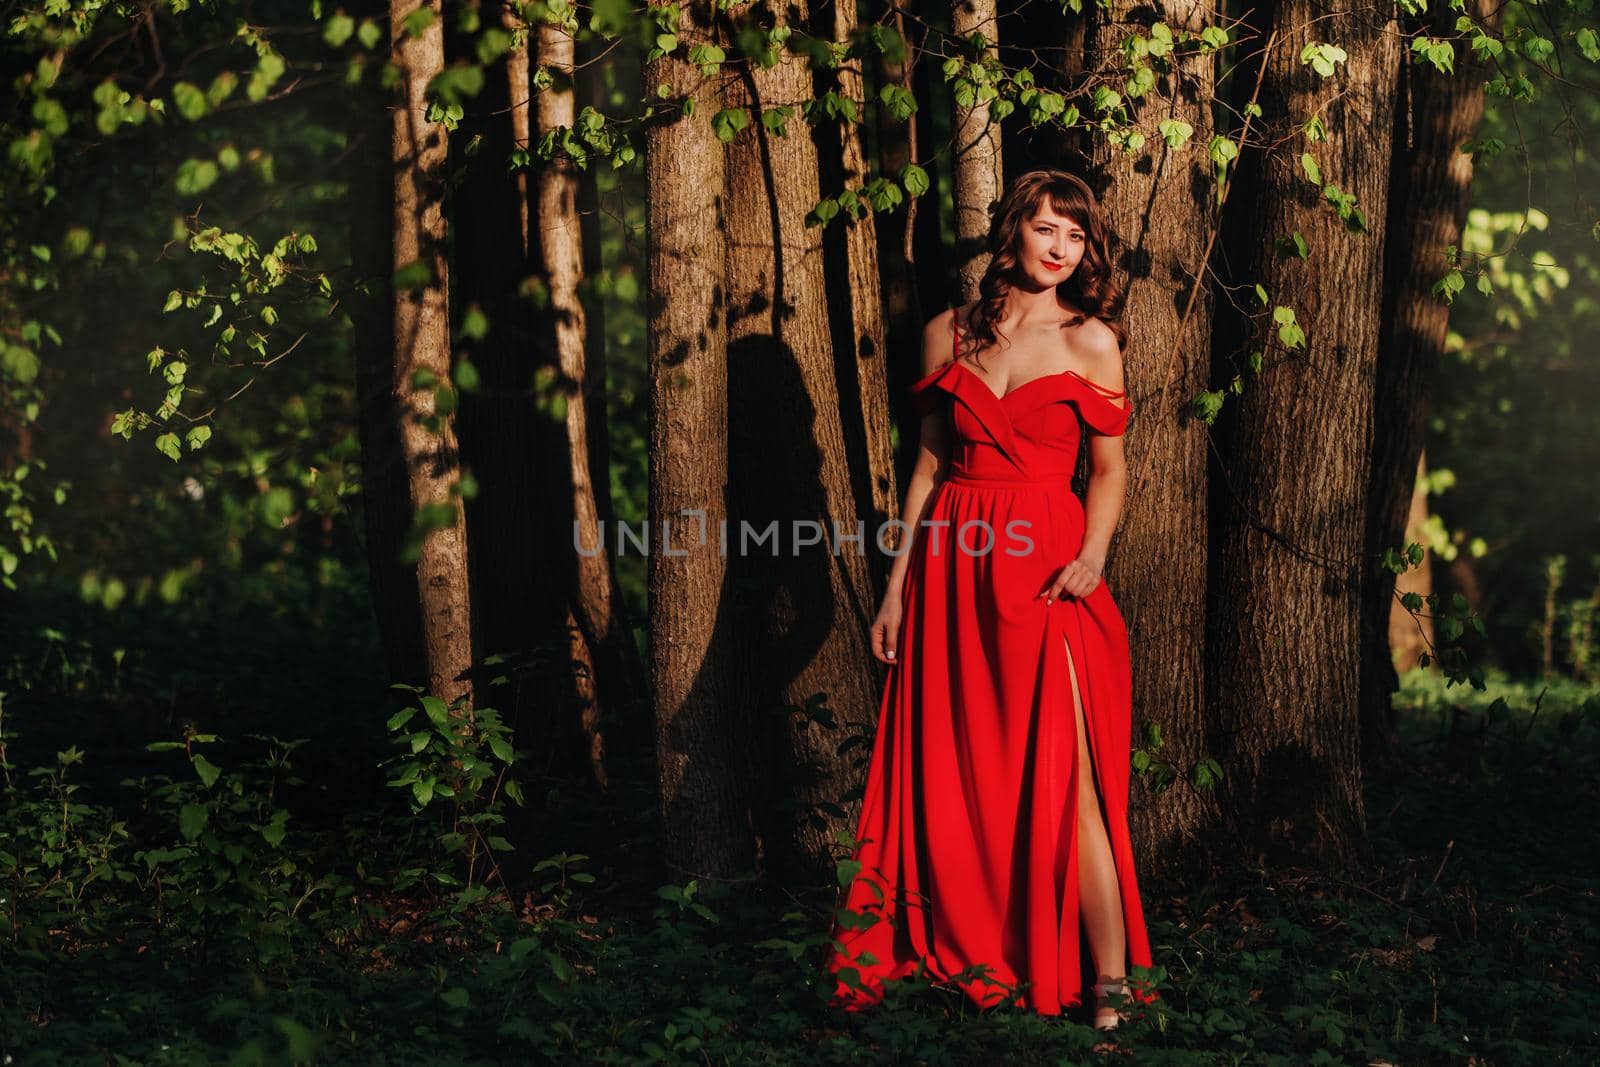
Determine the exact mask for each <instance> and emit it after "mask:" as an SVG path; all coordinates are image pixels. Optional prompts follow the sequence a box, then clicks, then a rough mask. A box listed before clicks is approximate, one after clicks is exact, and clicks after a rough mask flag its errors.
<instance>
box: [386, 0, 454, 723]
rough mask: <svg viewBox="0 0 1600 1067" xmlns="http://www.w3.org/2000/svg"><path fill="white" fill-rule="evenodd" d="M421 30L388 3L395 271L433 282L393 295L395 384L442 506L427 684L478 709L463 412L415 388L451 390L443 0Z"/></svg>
mask: <svg viewBox="0 0 1600 1067" xmlns="http://www.w3.org/2000/svg"><path fill="white" fill-rule="evenodd" d="M427 6H428V7H429V8H430V9H431V10H432V11H433V14H434V18H433V20H432V21H431V22H429V23H428V25H427V26H426V27H424V28H423V29H422V30H421V32H420V33H417V34H415V35H413V34H411V33H408V32H407V29H406V25H405V23H406V19H407V18H408V17H409V16H410V15H411V14H412V12H414V11H417V10H419V9H421V8H422V7H423V5H422V4H419V3H416V2H415V0H392V2H391V3H390V5H389V32H390V41H391V54H390V58H391V60H392V61H393V62H394V64H395V65H396V67H398V68H399V71H400V85H401V91H402V94H403V99H402V102H401V105H400V106H398V107H396V108H395V110H394V123H393V135H392V140H391V153H392V156H391V158H392V159H393V163H394V267H395V270H396V272H401V271H405V270H407V269H414V267H415V265H416V264H421V265H422V266H424V267H426V269H427V280H426V281H422V282H420V283H419V284H417V285H415V286H411V287H408V288H406V289H405V290H403V291H397V292H396V293H395V299H394V341H395V352H394V377H393V379H392V385H391V388H392V389H393V391H394V394H395V395H396V396H397V397H399V398H400V399H401V403H403V404H404V405H405V406H406V409H407V410H406V416H405V418H404V419H403V421H402V424H401V447H402V451H403V454H404V457H405V466H406V471H407V476H408V477H407V480H408V485H409V489H410V498H411V506H412V508H413V509H414V510H417V511H421V510H422V509H425V508H436V509H438V510H439V511H440V513H441V515H440V521H439V523H438V524H437V525H434V524H432V523H429V524H428V526H429V528H428V529H427V530H426V531H425V532H424V534H423V535H422V537H421V543H420V546H419V550H418V559H417V588H418V592H419V598H420V600H421V604H422V637H423V654H424V658H425V660H426V662H427V678H428V682H427V684H428V690H429V692H431V693H432V694H433V695H434V696H437V697H439V698H440V699H441V700H443V701H445V702H446V703H447V704H452V705H454V704H455V702H456V701H457V700H461V701H463V702H464V703H463V710H464V711H465V713H467V714H468V715H470V714H471V710H472V685H471V678H470V676H469V672H470V670H471V667H472V620H471V612H472V605H471V600H470V597H469V595H468V591H467V536H466V521H465V517H464V515H463V513H462V508H461V497H460V496H459V495H458V493H457V491H456V483H457V479H458V477H459V474H460V454H459V451H458V449H457V447H456V437H455V425H454V418H453V416H452V414H451V412H450V411H447V410H440V409H439V407H438V405H437V403H436V399H435V391H434V387H432V386H428V387H422V388H418V387H416V386H415V385H414V384H413V383H414V377H413V376H414V375H417V374H418V373H419V372H424V373H425V374H426V375H427V376H431V377H432V378H433V380H434V382H436V383H437V384H438V386H441V387H443V388H446V389H449V388H451V385H450V317H449V307H450V304H449V275H448V271H447V268H446V262H445V215H444V177H445V174H444V170H445V161H446V142H445V130H444V127H443V126H442V125H440V124H438V123H433V122H429V121H428V119H427V109H428V101H427V98H426V94H425V90H426V89H427V85H428V81H429V80H430V79H431V78H433V77H434V76H435V75H437V74H438V73H439V72H440V71H441V70H443V69H444V26H443V23H442V22H441V21H440V2H439V0H432V2H431V3H429V4H428V5H427Z"/></svg>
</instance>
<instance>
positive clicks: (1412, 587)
mask: <svg viewBox="0 0 1600 1067" xmlns="http://www.w3.org/2000/svg"><path fill="white" fill-rule="evenodd" d="M1427 472H1428V457H1427V453H1425V452H1424V453H1423V454H1422V455H1420V456H1418V457H1417V475H1416V479H1415V481H1413V483H1412V489H1411V512H1410V514H1409V515H1408V516H1407V517H1406V531H1405V536H1406V540H1407V541H1417V542H1421V541H1422V529H1423V526H1424V525H1425V524H1426V523H1427V521H1428V490H1427V486H1426V484H1425V482H1424V477H1425V476H1426V474H1427ZM1432 592H1433V550H1432V549H1430V548H1429V547H1428V546H1427V545H1426V544H1423V546H1422V562H1421V563H1419V564H1417V565H1416V566H1415V567H1412V568H1411V569H1410V570H1408V571H1406V572H1405V573H1404V574H1402V575H1399V576H1397V577H1396V579H1395V583H1394V596H1393V597H1392V598H1391V600H1390V603H1389V642H1388V648H1387V649H1386V651H1387V652H1388V654H1389V656H1390V657H1391V658H1392V662H1393V665H1394V670H1395V674H1396V678H1397V679H1398V676H1399V673H1400V672H1401V671H1409V670H1410V669H1411V668H1413V667H1415V666H1416V665H1417V664H1418V663H1419V662H1420V658H1421V656H1422V654H1423V653H1425V652H1428V651H1429V649H1430V647H1431V646H1432V645H1433V619H1432V617H1431V616H1429V614H1428V613H1427V612H1426V611H1423V612H1420V613H1418V614H1416V615H1413V614H1412V613H1411V612H1409V611H1407V610H1406V608H1405V606H1404V605H1403V604H1401V603H1400V598H1401V597H1402V596H1404V595H1405V594H1407V593H1415V594H1417V595H1418V596H1420V597H1426V596H1427V595H1428V594H1429V593H1432ZM1385 703H1388V701H1387V700H1386V701H1385Z"/></svg>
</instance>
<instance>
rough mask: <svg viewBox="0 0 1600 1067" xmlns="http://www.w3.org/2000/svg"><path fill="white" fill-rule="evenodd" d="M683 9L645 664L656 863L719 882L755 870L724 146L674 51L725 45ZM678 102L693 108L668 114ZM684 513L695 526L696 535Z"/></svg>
mask: <svg viewBox="0 0 1600 1067" xmlns="http://www.w3.org/2000/svg"><path fill="white" fill-rule="evenodd" d="M679 11H680V13H681V14H680V21H679V24H678V28H677V32H678V39H679V47H678V48H677V49H675V50H674V51H673V52H672V53H670V54H669V55H666V56H663V57H661V58H659V59H657V60H654V61H653V62H652V63H651V64H650V65H649V67H648V68H647V71H646V75H645V84H646V85H648V86H656V85H666V86H667V87H668V96H667V97H666V101H665V102H664V103H663V104H661V105H659V106H661V107H663V108H665V109H667V111H668V114H669V117H670V118H671V121H666V122H662V121H653V122H652V124H651V125H650V126H649V128H648V131H647V133H646V146H645V150H646V156H645V159H646V166H645V174H646V179H647V182H646V187H647V188H648V189H649V191H650V197H649V205H648V225H649V229H648V251H647V255H646V262H647V271H648V278H647V284H648V290H647V291H648V294H649V312H648V313H649V360H650V457H651V463H650V529H651V531H652V534H653V536H652V538H651V544H650V554H649V559H648V578H647V581H648V586H649V603H650V629H649V632H650V669H651V689H652V692H653V695H654V700H655V712H656V749H657V760H658V762H659V774H660V791H659V800H660V805H661V821H662V848H663V858H664V860H665V863H666V866H667V868H668V870H669V872H671V874H672V876H673V877H676V878H685V877H694V878H717V877H731V876H733V875H736V874H738V873H740V872H742V871H745V870H748V869H750V868H751V867H752V866H753V864H754V860H755V848H754V833H753V830H752V827H751V825H750V812H749V798H748V791H747V789H748V782H747V772H746V770H745V765H744V763H743V757H744V755H745V753H746V752H747V751H748V734H749V718H748V717H749V715H750V714H751V711H750V709H749V705H748V704H747V703H746V702H745V701H744V699H743V694H742V693H741V691H740V687H739V684H738V681H739V674H738V671H737V670H736V667H735V660H734V656H735V654H736V653H735V648H734V633H735V626H736V621H735V618H734V615H733V611H734V599H735V598H734V596H733V594H732V592H731V590H730V589H729V588H728V583H729V580H730V575H729V568H728V560H727V558H726V557H725V556H724V555H723V554H722V553H721V552H720V551H719V550H718V548H717V545H718V531H719V529H720V528H721V526H722V524H723V523H724V522H725V521H726V519H727V515H728V503H727V481H728V437H727V423H728V335H727V297H726V291H725V289H724V287H723V286H724V281H723V271H724V259H725V236H726V219H725V208H724V183H723V177H724V175H723V148H722V145H721V143H720V142H719V141H718V140H717V138H716V136H715V135H714V134H713V133H712V131H711V127H710V119H711V116H712V115H714V114H715V113H716V111H717V109H718V108H719V107H720V106H721V99H720V94H719V92H718V90H717V88H716V86H715V85H713V84H710V83H708V82H706V81H705V80H704V79H703V78H702V77H701V75H700V73H699V71H698V69H697V68H696V67H694V66H692V65H691V64H689V63H688V62H687V61H686V60H685V58H684V57H685V56H686V55H687V52H688V49H689V48H691V47H693V46H694V45H696V44H698V43H701V42H710V43H717V44H720V43H722V42H721V40H720V35H717V34H716V33H715V32H714V30H713V27H712V21H711V20H712V17H713V12H714V11H715V8H714V7H713V6H712V5H710V4H708V3H704V2H696V3H689V4H685V5H683V6H682V7H681V8H680V9H679ZM685 97H688V98H692V99H693V100H694V112H693V114H691V115H688V116H673V115H671V112H672V111H674V110H675V102H676V101H678V100H680V99H683V98H685ZM689 511H693V512H698V513H699V514H700V515H703V516H704V526H703V528H702V529H703V531H704V534H703V536H700V537H698V540H697V539H696V534H695V528H696V522H695V519H694V518H692V517H690V516H688V515H686V514H684V513H685V512H689ZM666 523H671V526H672V532H670V534H669V532H668V530H667V529H666V527H665V525H664V524H666ZM668 536H670V537H671V546H672V554H668V552H667V551H666V550H665V547H664V542H665V541H666V538H667V537H668Z"/></svg>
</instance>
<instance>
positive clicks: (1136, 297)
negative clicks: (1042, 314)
mask: <svg viewBox="0 0 1600 1067" xmlns="http://www.w3.org/2000/svg"><path fill="white" fill-rule="evenodd" d="M1169 9H1170V10H1169ZM1216 17H1217V16H1216V12H1215V10H1214V9H1213V8H1212V7H1211V6H1210V5H1206V4H1181V5H1174V4H1164V5H1160V6H1159V7H1158V8H1156V9H1155V10H1153V11H1152V10H1151V8H1150V7H1149V6H1148V5H1147V4H1136V3H1132V2H1130V0H1115V2H1113V3H1112V5H1111V7H1110V8H1109V9H1108V10H1106V11H1103V12H1100V13H1099V17H1098V18H1097V20H1096V25H1095V50H1096V53H1097V54H1098V55H1101V56H1108V57H1114V58H1112V59H1111V60H1110V61H1109V62H1110V63H1112V64H1115V65H1114V66H1112V67H1110V68H1109V69H1106V70H1104V71H1102V72H1100V73H1101V74H1102V76H1104V77H1106V78H1108V79H1109V80H1110V81H1111V82H1112V84H1114V85H1115V84H1117V83H1119V82H1120V80H1121V78H1120V76H1119V74H1118V72H1117V68H1118V67H1119V66H1120V60H1119V57H1120V54H1121V53H1120V45H1121V42H1122V39H1123V38H1124V37H1125V36H1127V35H1128V34H1129V33H1132V32H1135V31H1136V30H1141V29H1144V28H1146V27H1147V25H1148V23H1149V22H1150V21H1153V20H1155V19H1161V20H1163V21H1165V22H1166V23H1167V24H1168V25H1169V26H1171V27H1172V28H1173V30H1174V31H1177V30H1180V29H1188V30H1190V31H1191V32H1194V33H1198V32H1199V31H1200V29H1201V28H1202V27H1204V26H1206V25H1208V24H1214V23H1215V21H1216ZM1215 77H1216V68H1215V62H1214V59H1213V57H1210V56H1195V55H1192V54H1191V55H1189V56H1188V57H1187V58H1185V59H1184V60H1183V61H1182V62H1181V63H1178V62H1175V63H1173V65H1172V67H1171V69H1170V70H1169V71H1168V72H1165V73H1161V74H1160V76H1159V78H1158V81H1157V83H1156V87H1155V89H1154V90H1153V91H1152V92H1151V93H1150V94H1149V95H1148V96H1147V97H1146V98H1145V102H1144V103H1143V105H1142V106H1141V110H1140V113H1139V127H1140V129H1141V130H1143V131H1144V133H1145V136H1146V141H1145V148H1144V149H1143V150H1142V151H1141V152H1140V153H1139V154H1138V155H1136V156H1129V155H1127V154H1126V153H1124V152H1121V151H1119V150H1116V149H1113V148H1111V147H1110V146H1109V145H1108V143H1107V142H1106V141H1105V140H1104V139H1103V138H1095V140H1094V142H1093V144H1094V153H1095V154H1094V163H1095V167H1096V173H1095V177H1096V178H1098V179H1099V185H1100V187H1101V188H1103V189H1105V193H1104V197H1103V204H1104V207H1105V210H1106V214H1107V217H1108V218H1109V220H1110V222H1111V226H1112V229H1113V230H1114V231H1115V232H1116V233H1117V234H1118V236H1119V237H1120V238H1121V239H1122V247H1121V248H1120V249H1119V250H1117V251H1116V253H1115V254H1116V256H1117V259H1116V262H1117V266H1118V267H1119V268H1120V271H1121V272H1123V275H1124V278H1125V284H1126V287H1127V294H1128V300H1127V305H1126V309H1125V311H1124V315H1123V322H1124V324H1125V325H1126V326H1127V328H1128V347H1127V349H1126V351H1125V352H1124V353H1123V359H1124V364H1125V374H1126V378H1127V381H1128V382H1129V393H1130V395H1131V397H1132V398H1133V406H1134V412H1135V414H1134V416H1133V419H1132V421H1131V424H1130V426H1129V430H1128V453H1129V458H1128V473H1129V479H1128V485H1129V490H1128V497H1127V501H1126V504H1125V506H1124V511H1123V518H1122V522H1121V525H1120V530H1119V532H1118V535H1117V539H1116V541H1114V542H1113V551H1112V552H1111V554H1110V556H1109V558H1108V559H1107V566H1106V574H1107V576H1108V580H1109V583H1110V585H1111V587H1112V588H1113V589H1115V590H1117V602H1118V604H1119V605H1120V606H1121V608H1122V613H1123V617H1124V619H1125V621H1126V622H1127V624H1128V635H1129V640H1130V644H1131V649H1132V655H1133V680H1134V692H1133V706H1134V709H1135V711H1134V735H1135V738H1134V744H1135V746H1136V747H1137V746H1139V745H1142V744H1143V743H1144V741H1143V734H1142V723H1143V722H1144V721H1145V720H1152V721H1154V722H1155V723H1157V724H1158V725H1159V726H1160V728H1161V741H1162V745H1161V748H1160V749H1159V750H1158V752H1157V755H1158V756H1159V757H1160V758H1161V759H1163V760H1165V761H1166V762H1168V763H1169V764H1171V765H1172V766H1173V768H1174V769H1175V771H1176V775H1177V777H1176V778H1175V780H1173V781H1172V782H1171V784H1170V786H1169V787H1168V788H1166V789H1164V790H1163V791H1162V792H1160V793H1152V792H1151V791H1150V790H1149V789H1148V788H1147V784H1146V783H1145V782H1144V781H1143V780H1141V781H1140V784H1139V785H1138V786H1136V787H1135V796H1134V801H1133V804H1132V806H1131V808H1130V822H1131V824H1132V829H1133V833H1134V840H1135V841H1136V842H1137V843H1138V848H1139V862H1140V870H1141V875H1142V876H1143V877H1147V878H1149V879H1150V880H1152V881H1166V882H1169V883H1173V884H1176V883H1180V882H1182V881H1184V880H1185V879H1186V878H1189V877H1191V876H1195V875H1199V874H1201V873H1203V872H1202V871H1201V870H1200V868H1199V864H1201V863H1203V862H1204V857H1205V853H1204V851H1203V850H1202V849H1199V848H1196V847H1194V846H1195V843H1196V841H1197V840H1198V839H1199V838H1200V837H1201V835H1202V834H1203V833H1204V831H1205V830H1206V829H1207V828H1208V827H1209V826H1211V825H1213V824H1214V823H1215V821H1216V809H1217V806H1216V801H1215V796H1214V794H1212V793H1211V792H1210V791H1208V790H1203V789H1200V788H1198V787H1196V786H1195V784H1194V777H1193V769H1194V767H1195V765H1196V764H1197V763H1198V762H1199V761H1200V760H1201V759H1202V758H1203V757H1205V756H1206V755H1208V754H1209V753H1208V752H1207V749H1206V741H1207V728H1206V723H1207V708H1206V701H1205V681H1206V661H1205V633H1206V625H1205V624H1206V611H1205V591H1206V513H1207V508H1206V457H1207V446H1208V441H1207V433H1206V427H1205V426H1204V425H1203V424H1202V423H1200V422H1199V421H1198V420H1196V419H1195V418H1194V417H1193V415H1192V411H1191V405H1190V398H1192V397H1193V396H1194V395H1195V394H1197V393H1199V392H1200V391H1202V390H1203V389H1205V388H1206V384H1207V381H1208V379H1209V376H1210V360H1209V354H1210V337H1211V317H1212V313H1211V294H1210V292H1209V289H1208V288H1207V287H1206V286H1205V285H1197V284H1196V283H1197V282H1198V281H1200V280H1201V276H1202V275H1203V274H1204V272H1205V267H1206V258H1207V254H1208V251H1209V240H1208V237H1209V234H1210V231H1211V229H1212V227H1213V226H1214V225H1215V220H1214V219H1213V218H1212V217H1211V215H1212V213H1211V211H1210V207H1209V205H1210V204H1211V203H1214V200H1213V199H1212V198H1210V197H1206V196H1200V195H1196V193H1195V190H1197V189H1202V190H1203V189H1205V188H1207V187H1208V185H1209V182H1210V170H1211V165H1210V161H1209V159H1208V158H1207V155H1206V145H1207V144H1208V142H1209V141H1210V139H1211V135H1212V133H1213V132H1214V131H1213V128H1212V124H1211V121H1210V117H1209V116H1210V101H1211V98H1212V94H1213V91H1214V87H1215ZM1168 118H1170V119H1174V120H1178V121H1182V122H1187V123H1189V124H1190V125H1192V126H1193V127H1194V135H1193V137H1192V138H1191V139H1190V140H1189V141H1188V142H1187V143H1186V144H1184V145H1183V146H1181V147H1179V148H1176V149H1171V148H1168V147H1167V145H1166V142H1165V140H1164V139H1163V138H1162V136H1161V135H1160V133H1159V132H1158V131H1157V129H1156V126H1157V123H1159V122H1160V121H1161V120H1163V119H1168Z"/></svg>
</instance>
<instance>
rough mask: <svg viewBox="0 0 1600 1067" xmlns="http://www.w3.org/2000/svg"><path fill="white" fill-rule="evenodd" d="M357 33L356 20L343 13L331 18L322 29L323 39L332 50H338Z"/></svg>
mask: <svg viewBox="0 0 1600 1067" xmlns="http://www.w3.org/2000/svg"><path fill="white" fill-rule="evenodd" d="M355 32H356V20H355V19H353V18H351V17H350V16H349V15H346V14H345V13H344V12H343V11H341V12H339V13H338V14H337V15H335V16H333V17H332V18H330V19H329V20H328V21H327V23H326V24H325V25H324V26H323V27H322V39H323V40H324V41H326V42H327V43H328V45H329V46H330V47H332V48H338V47H339V46H340V45H342V44H344V43H345V42H346V41H348V40H349V39H350V37H351V35H352V34H354V33H355Z"/></svg>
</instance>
